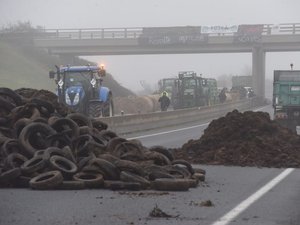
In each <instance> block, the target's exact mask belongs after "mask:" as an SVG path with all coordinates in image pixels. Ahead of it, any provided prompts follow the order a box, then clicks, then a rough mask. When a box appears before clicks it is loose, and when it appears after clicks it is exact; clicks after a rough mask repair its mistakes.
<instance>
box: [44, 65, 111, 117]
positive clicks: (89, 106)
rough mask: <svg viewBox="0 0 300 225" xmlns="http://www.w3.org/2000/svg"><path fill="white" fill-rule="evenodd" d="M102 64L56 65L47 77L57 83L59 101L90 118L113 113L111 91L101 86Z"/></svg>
mask: <svg viewBox="0 0 300 225" xmlns="http://www.w3.org/2000/svg"><path fill="white" fill-rule="evenodd" d="M105 75H106V71H105V69H104V66H100V67H99V66H90V65H88V66H62V67H58V66H56V72H54V71H50V72H49V78H50V79H54V80H55V82H56V84H57V94H58V99H59V102H61V103H63V104H65V105H67V106H68V107H70V108H71V109H73V110H74V111H76V112H80V113H83V114H85V115H87V116H90V117H92V118H97V117H108V116H113V115H114V106H113V99H112V92H111V90H110V89H109V88H107V87H104V86H102V81H103V80H102V77H104V76H105Z"/></svg>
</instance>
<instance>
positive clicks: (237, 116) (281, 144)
mask: <svg viewBox="0 0 300 225" xmlns="http://www.w3.org/2000/svg"><path fill="white" fill-rule="evenodd" d="M175 155H176V157H177V158H184V159H186V160H188V161H190V162H192V163H199V164H214V165H216V164H217V165H234V166H256V167H276V168H281V167H283V168H287V167H300V137H299V136H298V135H297V134H296V133H293V132H292V131H290V130H289V129H287V128H284V127H282V126H281V125H279V124H278V123H276V122H275V121H272V120H271V119H270V116H269V114H268V113H265V112H252V111H247V112H244V113H241V112H239V111H237V110H234V111H232V112H230V113H228V114H227V115H226V116H225V117H221V118H219V119H216V120H213V121H212V122H211V123H210V124H209V126H208V127H207V128H206V129H205V131H204V134H203V135H202V136H201V137H200V138H199V139H198V140H189V141H188V142H187V143H185V144H184V145H183V146H182V147H181V148H180V149H176V150H175Z"/></svg>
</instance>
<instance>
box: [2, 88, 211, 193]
mask: <svg viewBox="0 0 300 225" xmlns="http://www.w3.org/2000/svg"><path fill="white" fill-rule="evenodd" d="M204 178H205V171H204V170H201V169H196V168H193V167H192V166H191V164H190V163H189V162H187V161H186V160H183V159H179V160H178V159H176V160H175V159H174V156H173V154H172V152H170V151H169V150H168V149H166V148H164V147H162V146H153V147H150V148H146V147H145V146H143V145H142V143H141V142H139V141H138V140H127V139H124V138H121V137H118V136H117V134H115V133H114V132H112V131H110V130H108V127H107V124H105V123H103V122H101V120H99V119H92V118H89V117H86V116H84V115H83V114H80V113H74V112H70V110H69V109H68V108H67V107H65V106H63V105H60V104H58V102H57V97H56V95H55V94H53V93H51V92H48V91H45V90H34V89H18V90H16V91H13V90H11V89H8V88H0V187H31V188H33V189H40V190H44V189H83V188H107V189H111V190H121V189H127V190H141V189H155V190H164V191H186V190H188V189H189V188H191V187H196V186H197V185H198V182H199V181H203V180H204Z"/></svg>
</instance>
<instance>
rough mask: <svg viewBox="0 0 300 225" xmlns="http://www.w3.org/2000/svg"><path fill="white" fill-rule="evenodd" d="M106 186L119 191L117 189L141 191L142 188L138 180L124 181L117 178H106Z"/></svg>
mask: <svg viewBox="0 0 300 225" xmlns="http://www.w3.org/2000/svg"><path fill="white" fill-rule="evenodd" d="M104 188H107V189H110V190H113V191H117V190H130V191H139V190H141V189H142V187H141V184H140V183H136V182H123V181H117V180H114V181H113V180H105V181H104Z"/></svg>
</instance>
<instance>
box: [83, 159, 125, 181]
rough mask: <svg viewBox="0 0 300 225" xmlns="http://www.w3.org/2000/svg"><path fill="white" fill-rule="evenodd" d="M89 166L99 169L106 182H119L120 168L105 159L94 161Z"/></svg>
mask: <svg viewBox="0 0 300 225" xmlns="http://www.w3.org/2000/svg"><path fill="white" fill-rule="evenodd" d="M88 165H90V166H95V167H97V168H98V169H99V171H101V173H102V175H103V177H104V179H105V180H118V179H119V178H120V171H119V170H118V168H117V167H116V166H115V165H114V164H112V163H110V162H109V161H107V160H105V159H99V158H96V159H92V160H91V161H90V162H89V164H88Z"/></svg>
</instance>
